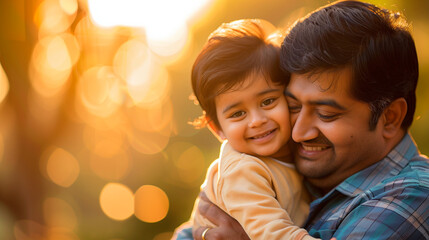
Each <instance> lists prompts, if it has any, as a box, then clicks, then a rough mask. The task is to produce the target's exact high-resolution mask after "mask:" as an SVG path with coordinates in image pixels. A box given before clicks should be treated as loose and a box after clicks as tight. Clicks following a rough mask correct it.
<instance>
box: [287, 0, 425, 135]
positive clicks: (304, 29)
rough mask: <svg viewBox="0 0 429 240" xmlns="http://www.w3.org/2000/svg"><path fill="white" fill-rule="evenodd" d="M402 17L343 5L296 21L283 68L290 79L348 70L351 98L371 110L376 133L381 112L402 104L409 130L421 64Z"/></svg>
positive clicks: (359, 4)
mask: <svg viewBox="0 0 429 240" xmlns="http://www.w3.org/2000/svg"><path fill="white" fill-rule="evenodd" d="M409 28H410V26H409V25H408V24H407V22H406V20H405V19H404V17H403V16H402V15H401V14H399V13H395V12H392V11H390V10H387V9H381V8H378V7H376V6H374V5H372V4H369V3H363V2H359V1H339V2H335V3H332V4H329V5H327V6H325V7H322V8H320V9H318V10H316V11H314V12H312V13H310V14H309V15H307V16H306V17H304V18H302V19H300V20H298V21H297V22H296V23H295V24H294V25H293V26H292V27H291V28H290V29H289V32H288V34H287V36H286V38H285V40H284V41H283V44H282V54H281V56H280V58H281V65H282V68H283V69H284V70H287V71H289V72H291V73H297V74H305V73H318V72H323V71H327V70H333V69H341V68H344V67H350V68H351V69H352V83H351V89H350V91H351V94H352V95H353V96H354V97H355V98H356V99H358V100H362V101H364V102H367V103H368V104H369V107H370V109H371V115H372V116H371V119H370V123H369V127H370V129H371V130H373V129H374V128H375V126H376V124H377V122H378V119H379V117H380V115H381V114H382V112H383V110H384V109H385V108H386V107H387V106H388V105H389V104H390V103H391V102H392V101H393V100H395V99H398V98H404V99H405V100H406V102H407V114H406V116H405V118H404V121H403V122H402V125H401V127H402V128H403V129H408V128H409V126H410V125H411V123H412V121H413V116H414V111H415V107H416V93H415V92H416V86H417V79H418V75H419V73H418V60H417V53H416V48H415V45H414V40H413V38H412V36H411V34H410V29H409Z"/></svg>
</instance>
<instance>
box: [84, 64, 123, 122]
mask: <svg viewBox="0 0 429 240" xmlns="http://www.w3.org/2000/svg"><path fill="white" fill-rule="evenodd" d="M77 91H78V94H77V96H78V99H77V100H79V102H80V103H82V104H83V106H84V107H85V108H86V110H88V111H89V112H90V113H91V114H93V115H95V116H98V117H108V116H110V115H112V114H113V113H115V112H116V111H117V110H118V108H119V107H120V104H121V101H122V100H121V99H122V91H121V81H120V79H119V78H118V77H117V76H116V74H114V73H113V71H112V69H111V67H107V66H102V67H93V68H90V69H88V70H87V71H85V72H84V73H83V74H82V76H81V77H80V79H79V85H78V90H77Z"/></svg>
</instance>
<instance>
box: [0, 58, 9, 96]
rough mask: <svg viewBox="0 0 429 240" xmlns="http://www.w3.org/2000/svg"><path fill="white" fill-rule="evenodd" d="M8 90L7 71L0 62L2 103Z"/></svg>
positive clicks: (0, 94)
mask: <svg viewBox="0 0 429 240" xmlns="http://www.w3.org/2000/svg"><path fill="white" fill-rule="evenodd" d="M8 92H9V80H8V78H7V75H6V72H5V71H4V69H3V66H2V65H1V63H0V103H1V102H3V100H4V99H5V97H6V96H7V94H8Z"/></svg>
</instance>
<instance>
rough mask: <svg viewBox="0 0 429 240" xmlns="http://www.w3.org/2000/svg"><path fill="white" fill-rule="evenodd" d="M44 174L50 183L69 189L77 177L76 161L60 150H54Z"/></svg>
mask: <svg viewBox="0 0 429 240" xmlns="http://www.w3.org/2000/svg"><path fill="white" fill-rule="evenodd" d="M46 172H47V174H48V176H49V178H50V179H51V181H52V182H54V183H55V184H57V185H59V186H61V187H70V186H71V185H72V184H73V183H74V182H75V181H76V179H77V177H78V176H79V172H80V168H79V163H78V161H77V159H76V158H75V157H74V156H73V155H72V154H71V153H69V152H67V151H66V150H64V149H62V148H56V149H54V150H53V151H52V153H51V154H50V156H49V158H48V160H47V163H46Z"/></svg>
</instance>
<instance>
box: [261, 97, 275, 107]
mask: <svg viewBox="0 0 429 240" xmlns="http://www.w3.org/2000/svg"><path fill="white" fill-rule="evenodd" d="M274 101H276V98H268V99H265V100H264V101H262V104H261V105H262V107H265V106H268V105H270V104H272V103H273V102H274Z"/></svg>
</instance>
